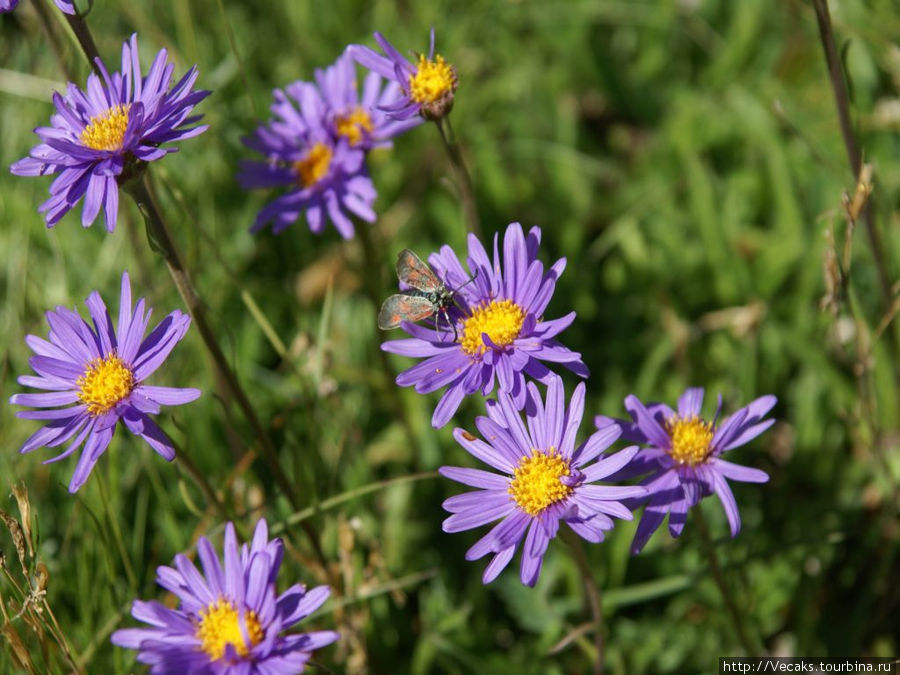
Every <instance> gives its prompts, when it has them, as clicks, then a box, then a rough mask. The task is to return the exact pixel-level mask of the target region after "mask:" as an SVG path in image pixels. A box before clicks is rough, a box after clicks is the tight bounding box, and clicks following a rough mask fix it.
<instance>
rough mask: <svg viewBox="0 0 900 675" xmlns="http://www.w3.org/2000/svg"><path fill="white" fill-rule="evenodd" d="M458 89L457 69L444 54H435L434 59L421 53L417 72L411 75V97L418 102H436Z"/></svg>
mask: <svg viewBox="0 0 900 675" xmlns="http://www.w3.org/2000/svg"><path fill="white" fill-rule="evenodd" d="M454 91H456V71H454V70H453V66H451V65H450V64H449V63H446V62H445V61H444V57H443V56H440V55H438V56H435V57H434V61H431V60H429V59H426V58H425V55H424V54H420V55H419V63H418V65H417V67H416V72H415V73H413V74H412V75H410V76H409V97H410V98H411V99H412V100H413V101H415V102H416V103H434V102H435V101H437V100H439V99H441V98H443V97H444V96H446V95H447V94H452V93H453V92H454Z"/></svg>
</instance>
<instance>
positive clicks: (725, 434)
mask: <svg viewBox="0 0 900 675" xmlns="http://www.w3.org/2000/svg"><path fill="white" fill-rule="evenodd" d="M703 397H704V390H703V389H702V388H691V389H687V390H685V392H684V393H683V394H682V395H681V397H680V398H679V399H678V409H677V411H675V410H672V408H670V407H669V406H668V405H666V404H665V403H652V404H648V405H644V404H643V403H642V402H641V401H640V399H638V397H637V396H634V395H630V396H628V397H627V398H626V399H625V409H626V410H627V411H628V413H629V415H630V416H631V420H630V421H629V420H620V419H613V418H609V417H605V416H598V417H597V418H596V419H595V424H596V426H597V428H598V429H607V428H617V429H619V430H620V431H621V434H622V439H623V440H626V441H630V442H632V443H640V444H642V445H643V446H644V447H642V448H641V450H640V452H639V453H638V454H637V455H636V456H635V458H634V460H633V461H632V462H631V464H630V465H629V466H628V467H626V468H625V469H624V470H623V471H622V472H620V473H619V474H618V475H617V476H616V478H617V479H629V478H636V477H638V476H642V477H643V478H642V480H641V481H640V484H641V485H643V486H645V487H646V488H647V497H646V498H645V499H642V500H640V502H639V503H646V507H645V508H644V514H643V516H642V518H641V521H640V523H639V525H638V529H637V532H636V533H635V537H634V541H633V542H632V546H631V550H632V553H635V554H636V553H639V552H640V551H641V549H643V547H644V545H645V544H646V543H647V541H648V540H649V539H650V537H651V535H652V534H653V533H654V532H655V531H656V530H657V529H658V528H659V526H660V525H661V524H662V522H663V521H664V520H665V519H666V516H668V518H669V532H670V533H671V535H672V536H673V537H678V536H680V535H681V532H682V530H683V529H684V524H685V521H686V520H687V513H688V511H689V510H690V509H691V508H692V507H693V506H695V505H696V504H697V503H698V502H699V501H700V500H701V499H703V498H704V497H708V496H710V495H713V494H715V495H716V496H717V497H718V498H719V501H720V502H721V503H722V506H723V508H724V509H725V515H726V516H727V518H728V524H729V527H730V529H731V536H732V537H733V536H735V535H737V533H738V532H739V531H740V528H741V517H740V513H739V511H738V507H737V502H736V501H735V498H734V494H733V493H732V491H731V488H730V487H729V485H728V480H733V481H738V482H745V483H765V482H767V481H768V480H769V476H768V474H766V473H765V472H764V471H762V470H760V469H754V468H751V467H746V466H741V465H739V464H734V463H732V462H729V461H727V460H725V459H723V458H722V456H723V455H724V454H725V453H726V452H729V451H731V450H734V449H735V448H737V447H740V446H742V445H744V444H746V443H748V442H750V441H751V440H753V439H754V438H756V437H757V436H759V435H760V434H761V433H763V432H764V431H765V430H766V429H768V428H769V427H770V426H771V425H772V424H773V423H774V422H775V420H774V419H771V418H769V419H764V418H765V416H766V415H767V414H768V413H769V411H770V410H771V409H772V407H773V406H774V405H775V403H776V401H777V399H776V398H775V397H774V396H772V395H767V396H761V397H759V398H757V399H755V400H754V401H752V402H751V403H750V404H748V405H746V406H744V407H743V408H741V409H740V410H738V411H737V412H735V413H733V414H732V415H729V416H728V417H726V418H725V419H723V420H721V421H719V414H720V412H721V409H722V397H721V395H719V397H718V405H717V408H716V413H715V415H714V416H713V420H712V427H713V430H714V431H713V437H712V441H711V442H710V447H709V455H708V457H707V458H706V460H705V461H704V462H702V463H699V464H697V465H695V466H690V465H688V464H683V463H679V462H677V461H675V460H674V459H673V458H672V455H671V449H672V440H671V437H670V435H669V433H668V431H667V429H666V424H667V422H668V421H670V420H673V419H676V418H678V419H682V420H685V419H693V418H696V419H700V411H701V408H702V406H703ZM639 503H637V502H636V503H634V504H633V505H634V506H638V505H639Z"/></svg>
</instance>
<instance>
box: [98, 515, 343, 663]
mask: <svg viewBox="0 0 900 675" xmlns="http://www.w3.org/2000/svg"><path fill="white" fill-rule="evenodd" d="M283 548H284V547H283V545H282V543H281V539H272V540H271V541H270V540H269V536H268V528H267V525H266V521H265V520H264V519H261V520H260V521H259V522H258V523H257V525H256V531H255V532H254V533H253V541H252V542H251V543H250V546H249V547H248V546H247V544H243V545H242V546H241V547H240V548H238V544H237V537H236V536H235V533H234V525H232V524H231V523H228V524H227V525H226V526H225V545H224V556H223V559H224V563H220V562H219V557H218V556H217V555H216V551H215V549H214V548H213V546H212V544H210V543H209V540H207V539H206V538H205V537H200V539H199V540H198V542H197V556H198V557H199V558H200V562H201V564H202V565H203V572H204V574H202V575H201V574H200V572H199V570H198V569H197V568H196V567H195V566H194V564H193V563H192V562H191V561H190V560H189V559H188V557H187V556H186V555H184V554H182V553H179V554H178V555H176V556H175V566H174V567H166V566H160V567H157V568H156V575H157V576H156V583H158V584H159V585H160V586H162V587H163V588H165V589H166V590H168V591H170V592H171V593H174V594H175V595H176V596H178V599H179V601H180V602H179V607H178V608H177V609H169V608H168V607H166V606H165V605H162V604H160V603H159V602H156V601H153V600H151V601H149V602H145V601H143V600H135V601H134V604H133V605H132V606H131V614H132V616H133V617H134V618H135V619H138V620H139V621H143V622H144V623H147V624H150V625H151V626H152V628H125V629H122V630H117V631H116V632H115V633H113V634H112V638H111V639H112V643H113V644H114V645H118V646H119V647H125V648H127V649H137V650H138V657H137V658H138V661H140V662H141V663H146V664H149V665H150V672H151V673H158V674H162V673H179V674H181V675H193V674H195V673H197V674H199V673H203V674H209V675H226V674H231V673H233V674H234V675H238V674H240V675H251V674H253V673H260V674H262V673H265V674H267V675H281V674H283V675H290V674H292V673H300V672H302V671H303V669H304V667H305V666H306V662H307V661H308V660H309V658H310V656H312V652H313V650H315V649H318V648H320V647H324V646H326V645H329V644H331V643H332V642H334V641H335V640H337V639H338V638H339V637H340V636H339V635H338V634H337V633H335V632H334V631H330V630H324V631H315V632H312V633H292V634H290V635H279V633H281V632H282V631H285V630H287V629H289V628H291V626H293V625H294V624H296V623H297V622H298V621H301V620H302V619H304V618H306V617H307V616H309V615H310V614H311V613H312V612H314V611H315V610H317V609H318V608H319V607H321V606H322V603H324V602H325V600H327V599H328V595H329V593H330V590H329V589H328V587H327V586H317V587H316V588H313V589H312V590H311V591H307V590H306V588H305V587H304V586H303V585H301V584H295V585H293V586H291V587H290V588H289V589H287V590H286V591H285V592H284V593H282V594H281V595H277V593H276V590H275V580H276V577H277V576H278V568H279V567H281V559H282V555H283Z"/></svg>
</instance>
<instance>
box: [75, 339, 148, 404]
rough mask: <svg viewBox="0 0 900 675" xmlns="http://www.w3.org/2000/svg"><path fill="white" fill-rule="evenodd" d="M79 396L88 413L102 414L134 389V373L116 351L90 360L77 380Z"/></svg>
mask: <svg viewBox="0 0 900 675" xmlns="http://www.w3.org/2000/svg"><path fill="white" fill-rule="evenodd" d="M75 383H76V384H77V385H78V398H79V400H80V401H81V402H82V403H84V404H85V405H86V406H87V409H88V413H89V414H91V415H94V416H97V415H102V414H103V413H105V412H108V411H109V410H111V409H112V408H113V407H114V406H115V405H116V404H117V403H118V402H119V401H121V400H122V399H124V398H125V397H127V396H128V395H129V394H130V393H131V390H132V389H134V386H135V381H134V373H133V372H132V370H131V368H129V367H128V366H127V365H126V364H125V362H124V361H123V360H122V359H120V358H119V357H118V356H116V355H115V354H114V353H113V354H109V355H108V356H107V357H106V358H97V359H94V360H93V361H90V362H89V363H88V364H87V368H85V371H84V375H82V376H81V377H79V378H78V380H76V382H75Z"/></svg>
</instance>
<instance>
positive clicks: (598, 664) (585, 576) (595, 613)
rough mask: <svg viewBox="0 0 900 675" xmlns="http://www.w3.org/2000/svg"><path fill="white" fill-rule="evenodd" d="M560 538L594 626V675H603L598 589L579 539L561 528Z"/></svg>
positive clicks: (600, 611) (569, 531)
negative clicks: (575, 570)
mask: <svg viewBox="0 0 900 675" xmlns="http://www.w3.org/2000/svg"><path fill="white" fill-rule="evenodd" d="M559 534H560V537H561V538H562V540H563V541H565V542H566V544H568V545H569V550H570V551H571V552H572V558H573V559H574V560H575V564H576V565H577V566H578V571H579V572H581V579H582V581H584V591H585V596H586V598H587V603H588V606H589V607H590V610H591V617H592V618H593V624H594V648H595V649H596V650H597V658H596V659H595V661H594V675H602V673H603V629H604V627H603V601H602V598H601V596H600V587H599V586H597V581H596V579H594V573H593V570H591V565H590V563H589V562H588V559H587V554H585V552H584V544H583V542H582V541H581V539H580V538H579V537H578V535H576V534H575V533H574V532H572V531H571V530H570V529H569V528H568V527H562V528H560V531H559Z"/></svg>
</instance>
